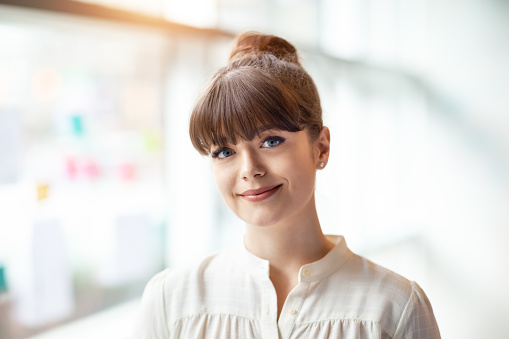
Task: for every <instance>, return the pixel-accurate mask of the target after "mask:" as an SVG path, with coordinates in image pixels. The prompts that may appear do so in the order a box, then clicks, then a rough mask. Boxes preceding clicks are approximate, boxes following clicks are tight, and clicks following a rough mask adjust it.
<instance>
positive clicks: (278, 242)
mask: <svg viewBox="0 0 509 339" xmlns="http://www.w3.org/2000/svg"><path fill="white" fill-rule="evenodd" d="M303 212H304V213H298V214H297V215H295V216H294V217H292V218H290V219H289V220H285V221H282V222H280V223H279V224H276V225H271V226H264V227H260V226H256V225H249V224H248V225H246V236H245V238H244V243H245V246H246V248H247V250H248V251H249V252H251V253H253V254H254V255H256V256H257V257H260V258H262V259H265V260H268V261H269V262H270V265H271V266H272V267H278V268H283V267H286V268H287V269H291V270H295V269H297V270H298V269H299V268H300V267H301V266H302V265H305V264H309V263H311V262H314V261H317V260H319V259H321V258H323V257H324V256H325V254H327V252H329V251H330V250H331V249H332V247H334V245H333V244H332V243H331V242H330V241H329V240H327V238H326V237H325V235H324V234H323V232H322V230H321V228H320V222H319V221H318V216H317V214H316V209H314V208H313V209H310V211H308V213H305V211H303Z"/></svg>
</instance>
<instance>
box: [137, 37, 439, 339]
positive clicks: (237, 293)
mask: <svg viewBox="0 0 509 339" xmlns="http://www.w3.org/2000/svg"><path fill="white" fill-rule="evenodd" d="M190 136H191V140H192V142H193V145H194V146H195V148H196V149H197V150H198V151H199V152H200V153H202V154H204V155H210V157H211V161H212V168H213V172H214V178H215V181H216V184H217V186H218V188H219V191H220V193H221V195H222V197H223V199H224V201H225V202H226V204H227V205H228V206H229V207H230V208H231V209H232V211H233V212H235V214H236V215H237V216H238V217H239V218H241V219H242V220H243V221H244V222H245V224H246V232H245V236H244V239H243V242H241V243H240V244H238V245H237V246H235V247H233V248H231V249H229V250H226V251H223V252H220V253H217V254H214V255H212V256H209V257H208V258H206V259H204V260H203V261H201V262H200V263H199V264H197V265H195V266H193V267H185V268H177V269H167V270H165V271H163V272H161V273H159V274H158V275H156V276H155V277H154V278H153V279H152V280H151V281H150V282H149V283H148V285H147V287H146V290H145V293H144V295H143V300H142V315H141V317H140V319H139V323H138V326H137V331H136V335H135V338H136V339H148V338H150V339H156V338H186V339H188V338H189V339H190V338H214V339H217V338H263V339H265V338H267V339H269V338H274V339H276V338H346V339H354V338H355V339H358V338H415V339H417V338H421V339H424V338H426V339H435V338H440V334H439V331H438V327H437V324H436V322H435V318H434V316H433V311H432V309H431V305H430V303H429V301H428V299H427V298H426V295H425V294H424V292H423V291H422V290H421V288H420V287H419V286H418V285H417V284H416V283H414V282H410V281H408V280H407V279H405V278H403V277H401V276H399V275H397V274H395V273H393V272H391V271H389V270H387V269H385V268H382V267H380V266H377V265H376V264H373V263H372V262H370V261H368V260H367V259H365V258H363V257H360V256H358V255H356V254H354V253H352V252H351V251H350V250H349V249H348V247H347V246H346V243H345V240H344V239H343V237H341V236H326V235H324V234H323V233H322V230H321V228H320V222H319V220H318V216H317V213H316V207H315V198H314V190H315V176H316V173H317V170H321V169H323V168H324V167H325V166H326V165H327V160H328V158H329V145H330V134H329V130H328V128H327V127H324V126H323V125H322V114H321V107H320V99H319V96H318V92H317V90H316V87H315V84H314V82H313V80H312V79H311V77H310V76H309V75H308V74H307V73H306V71H305V70H304V69H303V67H302V66H301V64H300V63H299V59H298V56H297V52H296V50H295V48H294V47H293V46H292V45H291V44H290V43H288V42H287V41H285V40H283V39H281V38H279V37H275V36H271V35H262V34H258V33H245V34H243V35H241V36H240V37H239V38H238V40H237V44H236V47H235V48H234V49H233V51H232V54H231V57H230V60H229V63H228V65H227V66H226V67H224V68H222V69H220V70H219V72H218V73H217V74H216V75H215V77H214V78H213V80H212V82H211V84H210V86H209V87H208V89H207V90H206V91H205V92H204V93H203V94H202V96H201V97H200V99H199V100H198V102H197V104H196V106H195V108H194V110H193V112H192V115H191V120H190Z"/></svg>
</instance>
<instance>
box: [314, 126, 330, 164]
mask: <svg viewBox="0 0 509 339" xmlns="http://www.w3.org/2000/svg"><path fill="white" fill-rule="evenodd" d="M316 142H317V147H318V161H317V163H316V168H318V169H323V168H325V166H326V165H327V161H329V151H330V131H329V128H328V127H326V126H323V127H322V129H321V130H320V134H318V138H317V140H316Z"/></svg>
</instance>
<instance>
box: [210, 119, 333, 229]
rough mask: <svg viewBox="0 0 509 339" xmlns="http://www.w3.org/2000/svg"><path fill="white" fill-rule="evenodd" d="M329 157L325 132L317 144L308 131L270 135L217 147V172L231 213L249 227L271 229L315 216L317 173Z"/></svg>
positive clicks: (213, 151) (214, 160)
mask: <svg viewBox="0 0 509 339" xmlns="http://www.w3.org/2000/svg"><path fill="white" fill-rule="evenodd" d="M324 144H326V145H324ZM324 150H325V152H324ZM328 152H329V131H328V129H327V128H326V127H324V128H323V129H322V132H321V133H320V136H319V137H318V139H317V140H316V141H315V142H310V141H309V137H308V135H307V132H306V131H300V132H287V131H281V130H267V131H264V132H261V133H260V135H259V136H257V137H255V138H254V139H253V140H251V141H245V140H240V141H239V142H238V143H237V144H235V145H226V146H225V147H217V146H215V147H214V146H213V147H212V149H211V154H212V168H213V171H214V177H215V180H216V184H217V186H218V188H219V191H220V193H221V195H222V197H223V199H224V201H225V202H226V204H227V205H228V206H229V207H230V208H231V210H232V211H233V212H234V213H235V214H236V215H237V216H238V217H239V218H241V219H242V220H244V221H245V222H246V223H247V224H250V225H255V226H270V225H275V224H277V223H280V222H291V221H292V220H295V218H298V219H300V218H302V217H304V216H303V215H302V214H303V213H304V214H305V213H314V212H315V205H314V188H315V176H316V169H317V168H320V162H323V163H326V162H327V159H328Z"/></svg>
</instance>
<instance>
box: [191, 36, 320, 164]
mask: <svg viewBox="0 0 509 339" xmlns="http://www.w3.org/2000/svg"><path fill="white" fill-rule="evenodd" d="M322 124H323V123H322V109H321V106H320V97H319V96H318V91H317V89H316V86H315V84H314V82H313V79H311V77H310V76H309V74H308V73H307V72H306V71H305V70H304V68H303V67H302V66H301V64H300V62H299V58H298V55H297V51H296V50H295V47H293V46H292V45H291V44H290V43H289V42H287V41H286V40H284V39H282V38H279V37H276V36H273V35H264V34H259V33H254V32H248V33H244V34H242V35H240V36H239V37H238V38H237V42H236V46H235V47H234V49H233V51H232V53H231V56H230V60H229V63H228V65H226V66H225V67H223V68H221V69H220V70H219V71H218V72H217V73H216V75H215V76H214V78H213V79H212V82H211V83H210V85H209V87H208V88H207V89H206V90H205V92H204V93H203V94H202V95H201V97H200V98H199V99H198V101H197V103H196V104H195V107H194V109H193V111H192V113H191V120H190V125H189V134H190V137H191V141H192V143H193V146H194V147H195V148H196V149H197V150H198V151H199V152H200V153H201V154H203V155H208V154H209V153H210V147H211V146H212V145H218V146H223V145H226V144H236V143H237V138H239V137H240V138H241V139H244V140H252V139H253V138H254V137H255V136H256V135H257V134H258V133H260V131H262V130H266V129H281V130H285V131H289V132H297V131H302V130H304V129H306V131H307V132H308V134H309V136H310V138H311V140H314V139H315V138H316V137H317V136H318V133H319V132H320V130H321V128H322Z"/></svg>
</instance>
